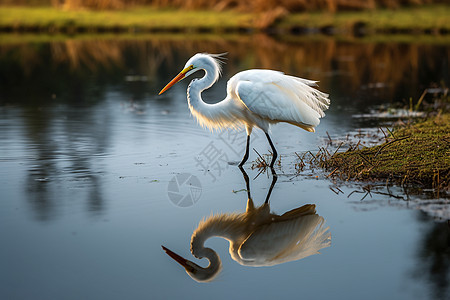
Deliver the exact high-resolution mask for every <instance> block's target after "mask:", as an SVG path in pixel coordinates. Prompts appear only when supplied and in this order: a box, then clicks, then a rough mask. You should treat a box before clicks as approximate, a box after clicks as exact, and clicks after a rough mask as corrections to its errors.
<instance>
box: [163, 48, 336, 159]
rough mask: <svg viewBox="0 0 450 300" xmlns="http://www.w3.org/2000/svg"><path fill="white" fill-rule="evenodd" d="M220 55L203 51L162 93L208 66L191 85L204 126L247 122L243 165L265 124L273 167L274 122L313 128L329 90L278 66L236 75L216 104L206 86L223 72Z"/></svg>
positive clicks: (191, 97)
mask: <svg viewBox="0 0 450 300" xmlns="http://www.w3.org/2000/svg"><path fill="white" fill-rule="evenodd" d="M219 58H220V55H213V54H207V53H198V54H196V55H194V56H193V57H192V58H190V59H189V60H188V62H187V63H186V65H185V68H184V69H183V70H182V71H181V72H180V73H179V74H178V76H176V77H175V78H174V79H173V80H172V81H171V82H169V83H168V84H167V85H166V86H165V87H164V88H163V89H162V90H161V92H160V94H162V93H163V92H165V91H166V90H167V89H169V88H170V87H171V86H172V85H174V84H175V83H176V82H178V81H180V80H182V79H183V78H185V77H187V76H189V75H191V74H193V73H195V72H196V71H198V70H204V71H205V76H203V77H202V78H200V79H194V80H192V82H191V83H190V84H189V87H188V90H187V98H188V105H189V109H190V111H191V113H192V115H193V116H194V117H195V118H196V119H197V121H198V122H199V124H200V125H202V126H204V127H207V128H209V129H211V130H213V129H222V128H237V127H241V126H245V128H246V130H247V135H248V137H247V148H246V153H245V156H244V158H243V160H242V162H241V164H240V166H242V164H243V163H245V161H246V160H247V158H248V149H249V142H250V134H251V132H252V129H253V127H255V126H256V127H258V128H261V129H262V130H263V131H264V132H265V133H266V136H267V138H268V140H269V143H270V145H271V147H272V150H273V159H272V163H271V166H273V164H274V162H275V159H276V155H277V153H276V150H275V147H274V146H273V144H272V141H271V140H270V137H269V135H268V130H269V127H270V125H271V124H275V123H278V122H286V123H290V124H293V125H296V126H299V127H301V128H303V129H305V130H307V131H309V132H314V127H316V126H317V125H319V123H320V120H319V119H320V118H321V117H323V116H324V115H325V114H324V113H323V111H324V110H326V109H327V108H328V106H329V104H330V100H329V99H328V95H327V94H325V93H323V92H320V91H318V90H317V89H315V88H314V87H315V86H317V84H316V82H315V81H311V80H307V79H302V78H298V77H294V76H289V75H285V74H283V73H282V72H278V71H272V70H256V69H255V70H247V71H243V72H240V73H238V74H236V75H234V76H233V77H232V78H230V80H229V81H228V84H227V97H226V98H225V99H224V100H222V101H220V102H218V103H215V104H208V103H205V102H204V101H203V100H202V98H201V93H202V91H203V90H205V89H208V88H210V87H211V86H212V85H213V84H214V83H215V82H216V81H217V80H218V79H219V77H220V74H221V61H220V60H219Z"/></svg>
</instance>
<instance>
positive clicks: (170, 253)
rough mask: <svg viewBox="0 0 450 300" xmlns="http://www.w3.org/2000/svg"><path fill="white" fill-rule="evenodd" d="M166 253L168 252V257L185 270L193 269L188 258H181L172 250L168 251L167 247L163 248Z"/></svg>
mask: <svg viewBox="0 0 450 300" xmlns="http://www.w3.org/2000/svg"><path fill="white" fill-rule="evenodd" d="M161 247H162V248H163V250H164V251H166V253H167V255H169V256H170V257H172V258H173V259H174V260H175V261H176V262H177V263H179V264H180V265H182V266H183V267H184V268H185V269H190V268H191V267H190V266H189V265H188V264H187V262H188V260H187V259H186V258H183V257H181V256H179V255H178V254H176V253H175V252H172V250H170V249H167V248H166V247H164V246H162V245H161Z"/></svg>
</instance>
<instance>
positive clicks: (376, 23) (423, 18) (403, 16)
mask: <svg viewBox="0 0 450 300" xmlns="http://www.w3.org/2000/svg"><path fill="white" fill-rule="evenodd" d="M449 16H450V6H446V5H430V6H420V7H413V8H402V9H398V10H375V11H362V12H339V13H336V14H330V13H319V12H315V13H301V14H300V13H299V14H291V15H287V16H286V17H284V18H283V19H282V20H279V21H278V22H277V23H276V24H274V26H275V27H277V28H279V29H280V30H289V29H291V28H293V27H308V28H322V27H326V26H333V27H336V28H337V29H341V31H349V30H351V28H352V27H353V26H354V24H357V23H360V24H365V26H366V28H367V29H368V30H369V31H374V32H379V31H380V32H383V31H386V30H392V29H399V30H402V29H408V30H419V31H423V30H430V29H431V30H433V29H434V30H439V29H445V30H450V17H449ZM257 19H258V15H254V14H250V13H239V12H235V11H223V12H212V11H182V10H166V9H155V8H149V7H140V8H132V9H127V10H122V11H89V10H76V11H65V10H59V9H56V8H53V7H9V6H3V7H0V27H3V28H6V27H9V28H12V29H23V28H29V29H39V30H42V31H50V32H52V31H59V30H61V29H68V28H69V29H70V28H72V29H73V28H75V29H79V28H83V29H90V28H93V29H95V28H97V29H98V28H103V29H114V28H120V29H122V30H125V31H134V30H181V31H187V32H189V30H191V29H192V30H194V31H195V30H208V31H209V30H210V31H213V32H215V31H221V30H223V29H234V30H238V29H239V28H248V29H256V28H255V20H257Z"/></svg>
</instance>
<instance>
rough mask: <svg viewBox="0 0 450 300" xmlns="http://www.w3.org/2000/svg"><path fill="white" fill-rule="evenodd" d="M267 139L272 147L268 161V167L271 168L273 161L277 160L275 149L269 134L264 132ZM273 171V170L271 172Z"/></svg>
mask: <svg viewBox="0 0 450 300" xmlns="http://www.w3.org/2000/svg"><path fill="white" fill-rule="evenodd" d="M266 137H267V140H268V141H269V144H270V147H271V148H272V161H271V162H270V167H271V168H273V165H274V164H275V161H276V160H277V156H278V153H277V150H276V149H275V146H274V145H273V143H272V140H271V139H270V136H269V134H268V133H267V132H266ZM272 173H273V172H272Z"/></svg>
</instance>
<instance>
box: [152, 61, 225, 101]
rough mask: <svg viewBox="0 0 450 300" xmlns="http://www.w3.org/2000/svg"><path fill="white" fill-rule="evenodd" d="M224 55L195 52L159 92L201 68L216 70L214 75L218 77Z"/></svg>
mask: <svg viewBox="0 0 450 300" xmlns="http://www.w3.org/2000/svg"><path fill="white" fill-rule="evenodd" d="M222 55H224V54H208V53H197V54H195V55H194V56H192V57H191V58H190V59H189V60H188V61H187V63H186V64H185V65H184V69H183V70H182V71H181V72H180V73H179V74H178V75H177V76H175V78H174V79H172V80H171V81H170V82H169V83H168V84H167V85H166V86H165V87H164V88H163V89H162V90H161V91H160V92H159V95H161V94H162V93H164V92H165V91H167V90H168V89H170V88H171V87H172V86H173V85H174V84H175V83H177V82H179V81H181V80H183V79H184V78H186V77H188V76H190V75H192V74H194V73H195V72H197V71H199V70H206V71H211V72H214V77H215V78H218V77H219V75H220V73H221V72H222V66H221V63H222V61H221V60H220V58H221V57H222Z"/></svg>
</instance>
